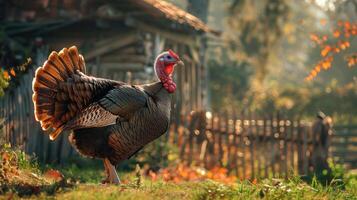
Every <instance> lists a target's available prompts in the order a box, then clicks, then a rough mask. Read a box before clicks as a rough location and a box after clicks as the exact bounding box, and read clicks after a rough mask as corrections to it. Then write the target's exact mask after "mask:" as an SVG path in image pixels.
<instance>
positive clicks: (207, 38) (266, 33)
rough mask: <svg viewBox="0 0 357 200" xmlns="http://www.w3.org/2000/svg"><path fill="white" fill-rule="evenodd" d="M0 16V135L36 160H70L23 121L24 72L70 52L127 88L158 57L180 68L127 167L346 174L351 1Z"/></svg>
mask: <svg viewBox="0 0 357 200" xmlns="http://www.w3.org/2000/svg"><path fill="white" fill-rule="evenodd" d="M0 19H1V23H0V47H1V49H0V67H1V76H0V106H1V107H0V109H1V112H0V128H1V129H2V132H1V137H2V139H3V140H4V141H5V142H9V143H11V144H12V145H13V146H19V147H20V148H21V149H23V150H24V151H26V152H27V153H29V154H32V153H34V154H35V155H36V156H37V157H38V159H39V161H40V162H42V163H54V164H61V165H63V164H64V163H66V162H67V161H68V160H69V159H71V158H73V156H76V155H77V154H76V152H74V151H73V149H72V148H71V147H70V145H69V144H68V142H67V138H66V137H67V136H66V134H62V136H61V137H60V138H59V139H58V140H56V141H55V142H50V141H49V139H48V135H46V134H43V131H42V130H40V126H39V124H38V123H37V122H35V120H34V116H33V104H32V100H31V95H32V89H31V82H32V78H33V75H34V71H35V70H36V68H37V67H38V66H41V65H42V64H43V62H44V61H45V60H46V59H47V56H48V55H49V53H50V52H51V51H59V50H60V49H62V48H63V47H70V46H72V45H76V46H77V47H78V48H79V51H80V53H81V54H83V56H84V58H85V60H86V66H87V73H88V74H90V75H94V76H99V77H105V78H111V79H115V80H120V81H125V82H129V83H133V84H137V83H148V82H151V81H153V80H154V78H155V76H154V73H153V69H152V65H153V61H154V59H155V56H156V55H158V54H159V53H160V52H162V51H164V50H167V49H173V50H174V51H175V52H177V53H178V54H179V55H180V57H181V58H182V59H183V61H184V62H185V65H186V67H185V68H180V69H177V71H176V72H175V73H176V74H175V80H176V83H177V85H178V91H177V92H176V93H175V95H174V97H173V104H172V113H171V114H172V118H171V120H172V126H171V128H170V131H169V132H168V134H167V135H165V136H163V137H162V138H160V139H159V140H160V141H158V142H155V143H154V144H152V145H151V146H150V147H148V148H146V150H144V151H143V152H141V153H139V155H138V157H136V160H135V161H131V162H134V163H135V162H142V163H146V164H147V163H149V165H148V166H149V167H148V168H150V170H152V171H157V170H158V169H160V168H162V167H164V166H167V165H168V162H169V161H173V160H177V158H180V161H182V162H183V163H186V164H188V165H198V166H202V167H205V168H213V167H214V166H217V165H218V166H220V167H225V168H227V169H228V171H229V172H232V173H235V174H236V175H237V176H238V177H240V178H242V179H244V178H247V177H248V178H254V177H264V176H275V174H277V175H278V176H287V174H288V171H289V170H293V171H295V173H296V174H305V175H306V174H308V173H313V172H316V170H317V169H319V171H320V172H322V170H321V168H323V169H328V167H326V165H327V162H328V159H332V160H334V161H336V162H338V163H342V164H344V165H346V166H347V167H348V168H352V169H353V168H356V166H357V148H356V146H357V145H356V144H357V68H356V65H357V40H356V34H357V2H356V1H355V0H300V1H294V0H170V1H160V0H137V1H135V0H120V1H119V0H106V1H99V0H80V1H74V0H34V1H26V0H11V1H5V0H0ZM326 138H328V139H326ZM267 149H269V150H268V151H267ZM162 158H166V159H162ZM130 166H131V169H132V165H130V163H125V164H122V165H121V167H122V168H130Z"/></svg>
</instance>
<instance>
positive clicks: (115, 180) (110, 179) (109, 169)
mask: <svg viewBox="0 0 357 200" xmlns="http://www.w3.org/2000/svg"><path fill="white" fill-rule="evenodd" d="M104 168H105V172H106V174H107V178H106V179H104V180H103V181H102V183H111V184H120V179H119V177H118V174H117V172H116V170H115V167H114V166H113V165H112V164H111V163H110V161H109V159H107V158H105V159H104Z"/></svg>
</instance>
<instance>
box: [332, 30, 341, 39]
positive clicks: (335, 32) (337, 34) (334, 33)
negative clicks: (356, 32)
mask: <svg viewBox="0 0 357 200" xmlns="http://www.w3.org/2000/svg"><path fill="white" fill-rule="evenodd" d="M340 35H341V33H340V31H339V30H335V31H334V32H333V36H334V37H335V38H338V37H340Z"/></svg>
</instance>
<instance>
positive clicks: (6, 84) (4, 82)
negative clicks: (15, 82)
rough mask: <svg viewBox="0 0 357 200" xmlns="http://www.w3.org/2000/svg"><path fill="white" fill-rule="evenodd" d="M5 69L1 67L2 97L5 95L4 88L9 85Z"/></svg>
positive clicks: (0, 94)
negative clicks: (4, 74)
mask: <svg viewBox="0 0 357 200" xmlns="http://www.w3.org/2000/svg"><path fill="white" fill-rule="evenodd" d="M3 73H4V70H2V69H1V68H0V97H2V96H4V89H5V88H7V87H8V86H9V82H8V80H6V79H5V77H4V76H3Z"/></svg>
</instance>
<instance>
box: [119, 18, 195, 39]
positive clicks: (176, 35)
mask: <svg viewBox="0 0 357 200" xmlns="http://www.w3.org/2000/svg"><path fill="white" fill-rule="evenodd" d="M125 24H126V25H127V26H129V27H134V28H138V29H140V30H143V31H146V32H150V33H159V34H160V35H162V36H163V37H165V38H167V39H170V40H173V41H175V42H178V43H182V44H186V45H197V42H196V39H195V38H194V37H192V36H187V35H184V34H180V33H174V32H172V31H166V30H164V29H160V28H157V27H154V26H150V25H148V24H146V23H143V22H140V21H138V20H136V19H133V18H132V17H127V18H126V20H125Z"/></svg>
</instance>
